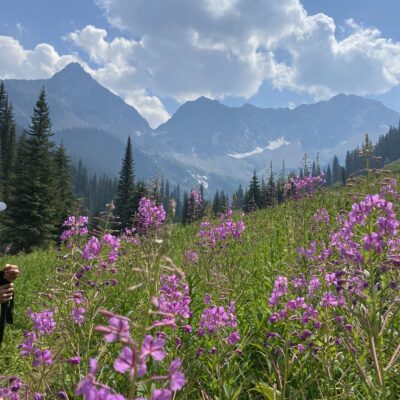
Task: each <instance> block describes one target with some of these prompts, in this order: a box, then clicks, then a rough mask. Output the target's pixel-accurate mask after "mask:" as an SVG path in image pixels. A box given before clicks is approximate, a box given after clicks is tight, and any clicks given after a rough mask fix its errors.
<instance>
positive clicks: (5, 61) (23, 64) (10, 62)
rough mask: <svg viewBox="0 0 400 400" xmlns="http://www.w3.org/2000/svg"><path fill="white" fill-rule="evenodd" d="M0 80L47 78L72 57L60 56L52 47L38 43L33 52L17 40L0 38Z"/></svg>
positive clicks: (73, 58) (5, 37) (74, 59)
mask: <svg viewBox="0 0 400 400" xmlns="http://www.w3.org/2000/svg"><path fill="white" fill-rule="evenodd" d="M0 54H1V57H0V78H3V79H11V78H18V79H39V78H49V77H51V76H52V75H53V74H54V73H56V72H57V71H59V70H60V69H62V68H64V67H65V66H66V65H67V64H69V63H70V62H73V61H76V60H77V57H76V56H74V55H64V56H60V55H59V54H58V53H57V51H56V50H55V49H54V47H53V46H51V45H49V44H46V43H40V44H38V45H37V46H36V47H35V48H34V49H33V50H26V49H24V48H23V47H22V46H21V44H20V43H19V42H18V40H16V39H14V38H12V37H9V36H0Z"/></svg>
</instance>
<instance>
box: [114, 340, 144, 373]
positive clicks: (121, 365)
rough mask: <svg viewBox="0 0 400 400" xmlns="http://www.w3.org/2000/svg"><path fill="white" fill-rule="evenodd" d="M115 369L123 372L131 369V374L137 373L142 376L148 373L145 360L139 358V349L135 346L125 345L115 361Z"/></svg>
mask: <svg viewBox="0 0 400 400" xmlns="http://www.w3.org/2000/svg"><path fill="white" fill-rule="evenodd" d="M136 363H137V365H136ZM136 368H137V371H136ZM114 369H115V370H116V371H117V372H120V373H121V374H123V373H125V372H126V371H129V374H130V375H131V376H134V375H135V374H137V375H138V376H139V377H141V376H143V375H144V374H145V373H146V370H147V367H146V363H145V362H144V360H142V359H138V360H137V350H136V349H135V348H131V347H128V346H125V347H124V348H123V349H122V351H121V353H120V355H119V356H118V358H117V359H116V360H115V361H114Z"/></svg>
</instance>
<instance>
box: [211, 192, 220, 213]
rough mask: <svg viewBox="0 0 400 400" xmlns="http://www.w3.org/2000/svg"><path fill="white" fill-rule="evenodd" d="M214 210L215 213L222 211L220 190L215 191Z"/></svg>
mask: <svg viewBox="0 0 400 400" xmlns="http://www.w3.org/2000/svg"><path fill="white" fill-rule="evenodd" d="M212 210H213V213H214V215H217V214H218V213H219V211H220V204H219V190H217V191H216V192H215V195H214V198H213V202H212Z"/></svg>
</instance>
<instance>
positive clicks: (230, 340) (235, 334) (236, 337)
mask: <svg viewBox="0 0 400 400" xmlns="http://www.w3.org/2000/svg"><path fill="white" fill-rule="evenodd" d="M239 340H240V334H239V332H238V331H235V332H232V333H231V334H230V335H229V336H228V338H227V341H228V343H229V344H230V345H234V344H236V343H237V342H238V341H239Z"/></svg>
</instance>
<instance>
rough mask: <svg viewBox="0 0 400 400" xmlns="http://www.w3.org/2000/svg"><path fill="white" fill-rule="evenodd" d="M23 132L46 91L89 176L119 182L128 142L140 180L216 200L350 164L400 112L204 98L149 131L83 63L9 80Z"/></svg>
mask: <svg viewBox="0 0 400 400" xmlns="http://www.w3.org/2000/svg"><path fill="white" fill-rule="evenodd" d="M5 84H6V88H7V90H8V94H9V98H10V100H11V101H12V103H13V106H14V111H15V118H16V121H17V124H18V125H19V126H21V127H27V126H28V125H29V122H30V116H31V114H32V110H33V105H34V104H35V102H36V100H37V97H38V94H39V91H40V89H41V88H42V87H44V88H45V90H46V93H47V100H48V103H49V107H50V113H51V120H52V123H53V131H54V132H55V136H54V138H55V141H56V142H58V143H60V142H63V143H64V145H65V147H66V149H67V151H68V152H69V154H70V156H71V158H72V159H74V160H77V159H79V158H81V159H82V160H83V161H84V163H85V165H86V166H87V167H88V170H89V171H90V172H92V173H94V172H96V173H106V174H107V175H110V176H112V175H116V174H117V173H118V171H119V169H120V165H121V158H122V156H123V151H124V146H125V143H126V140H127V138H128V136H131V138H132V140H133V144H134V157H135V164H136V175H137V176H138V177H140V178H143V179H146V178H148V177H151V176H155V175H161V176H163V177H165V178H168V179H169V180H170V182H171V183H173V184H174V183H180V184H181V186H183V188H186V189H190V188H191V187H195V186H196V185H198V184H199V183H200V182H202V183H203V184H204V185H205V187H206V188H208V189H209V191H210V192H212V191H214V190H215V189H217V188H219V189H221V188H223V189H225V190H226V191H228V192H230V191H231V190H233V189H234V188H236V187H237V185H238V184H239V183H247V182H248V181H249V178H250V176H251V174H252V171H253V170H254V169H256V170H257V171H259V174H260V175H262V174H265V173H266V169H267V166H268V165H269V163H270V162H271V161H272V162H273V163H274V165H275V168H276V169H277V170H279V169H280V166H281V163H282V161H283V160H285V163H286V167H287V168H288V169H289V168H296V167H298V166H299V165H300V162H301V159H302V157H303V156H304V154H305V153H307V154H308V155H309V157H311V158H313V157H314V158H315V157H316V156H317V155H318V156H319V159H320V162H321V164H324V163H326V162H329V161H330V160H331V159H332V157H333V154H337V155H339V156H343V155H344V154H345V152H346V151H347V150H348V149H352V148H354V147H355V146H357V145H359V144H361V142H362V140H363V136H364V134H365V133H366V132H368V133H369V135H370V137H371V138H372V139H373V140H376V139H377V138H378V137H379V135H381V134H383V133H385V132H386V131H387V130H388V128H389V126H390V125H397V124H398V121H399V119H400V114H399V113H398V112H396V111H394V110H391V109H389V108H387V107H385V106H384V105H383V104H382V103H380V102H378V101H375V100H370V99H367V98H363V97H359V96H354V95H343V94H340V95H337V96H335V97H333V98H332V99H330V100H328V101H320V102H318V103H315V104H307V105H300V106H298V107H296V108H294V109H289V108H279V109H272V108H265V109H264V108H259V107H255V106H252V105H250V104H245V105H243V106H242V107H228V106H225V105H223V104H221V103H220V102H218V101H216V100H210V99H208V98H205V97H200V98H199V99H197V100H195V101H188V102H186V103H184V104H183V105H182V106H181V107H180V108H179V109H178V110H177V111H176V113H175V114H174V115H173V116H172V117H171V118H170V119H169V120H168V121H167V122H165V123H164V124H162V125H160V126H159V127H158V128H156V129H152V128H151V127H150V126H149V124H148V123H147V121H146V120H145V119H144V118H143V117H142V116H141V115H140V114H139V113H138V112H137V110H136V109H135V108H134V107H132V106H130V105H128V104H126V103H125V102H124V101H123V100H122V99H121V98H120V97H118V96H117V95H116V94H114V93H112V92H111V91H109V90H108V89H106V88H104V87H103V86H101V85H100V84H99V83H98V82H97V81H96V80H95V79H93V78H92V77H91V76H90V74H88V73H87V72H85V70H84V69H83V68H82V67H81V66H80V65H79V64H78V63H71V64H69V65H68V66H66V67H65V68H64V69H63V70H61V71H60V72H58V73H56V74H55V75H54V76H53V77H52V78H50V79H45V80H44V79H42V80H6V81H5Z"/></svg>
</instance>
